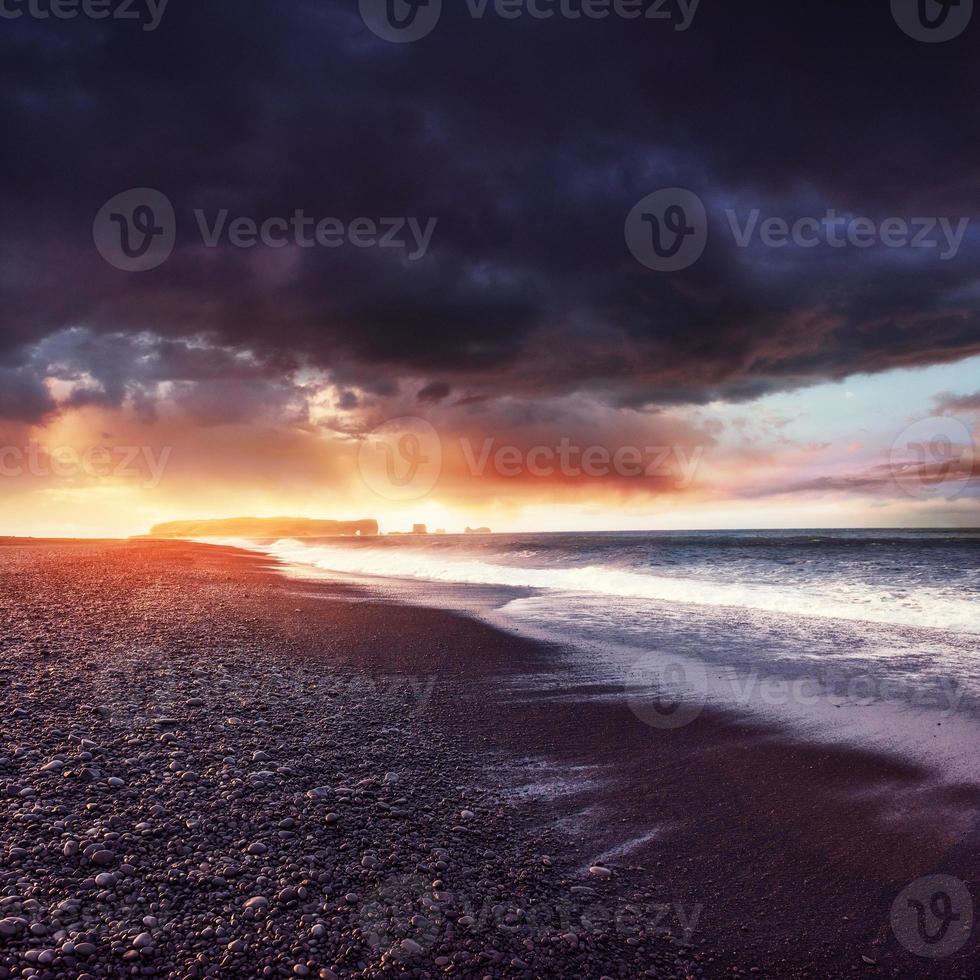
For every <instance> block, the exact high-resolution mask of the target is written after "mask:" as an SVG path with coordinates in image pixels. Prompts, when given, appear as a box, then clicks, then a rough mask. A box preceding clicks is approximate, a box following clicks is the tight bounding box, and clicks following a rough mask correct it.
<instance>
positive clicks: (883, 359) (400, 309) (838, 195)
mask: <svg viewBox="0 0 980 980" xmlns="http://www.w3.org/2000/svg"><path fill="white" fill-rule="evenodd" d="M445 6H446V8H447V9H446V10H445V12H444V15H443V19H442V21H441V23H440V24H439V26H438V28H437V29H436V30H435V31H434V32H433V34H432V35H430V36H429V37H427V38H425V39H424V40H421V41H419V42H417V43H414V44H407V45H395V44H389V43H386V42H384V41H381V40H379V39H377V38H376V37H374V36H373V35H372V34H371V33H369V32H368V31H367V30H366V29H365V27H364V26H363V24H362V23H361V21H360V19H359V16H358V13H357V4H356V3H355V2H354V0H340V2H335V3H330V4H327V3H322V2H312V0H309V2H307V0H287V2H282V3H273V2H271V0H211V2H208V3H206V4H201V3H193V2H189V0H171V3H170V5H169V7H168V8H167V11H166V14H165V16H164V18H163V21H162V23H161V26H160V28H159V29H158V30H157V31H155V32H152V33H144V32H140V31H139V29H138V27H137V26H134V25H131V24H127V23H125V22H113V21H104V22H90V21H84V20H73V21H61V22H56V21H46V22H39V21H32V20H30V19H27V18H25V19H21V20H17V21H5V22H3V25H2V27H3V30H2V31H0V125H2V131H3V133H4V142H3V149H2V150H0V210H2V215H3V220H2V222H0V385H2V389H3V394H2V395H0V415H14V416H17V417H21V418H27V417H40V416H41V415H42V414H43V413H44V412H45V411H49V410H50V408H51V403H50V396H48V395H47V392H46V390H45V389H44V388H43V387H42V386H41V379H42V378H43V377H46V376H48V375H46V374H45V371H48V370H49V369H50V367H51V365H52V364H56V365H57V371H58V372H60V375H59V376H62V377H71V376H74V377H75V379H76V384H75V394H74V395H73V396H72V397H74V398H75V399H76V400H78V401H85V400H86V399H87V400H98V399H103V400H104V401H105V402H106V403H112V404H119V403H121V401H122V400H123V399H125V398H126V397H130V398H132V399H133V400H134V401H138V400H142V401H143V403H145V401H146V400H147V399H149V400H150V401H152V398H153V391H152V384H153V383H154V382H155V381H161V380H173V379H177V380H181V381H186V382H191V383H197V384H202V383H206V381H207V379H209V378H222V379H224V381H226V382H229V383H233V382H234V381H235V380H236V379H239V380H240V381H241V383H242V384H252V385H253V386H254V385H255V384H257V379H258V378H260V377H261V378H264V379H266V383H268V384H270V385H272V386H273V387H275V386H277V385H280V384H281V383H282V379H283V378H286V377H288V376H289V375H290V374H291V372H293V371H295V370H296V368H297V367H298V366H299V365H300V364H303V363H306V364H309V365H311V366H313V367H317V368H323V369H326V370H327V371H328V372H329V373H330V374H331V375H332V377H333V378H334V380H335V381H337V382H338V383H339V384H341V385H344V386H350V387H352V388H360V389H362V390H365V391H368V392H371V393H374V394H377V395H384V394H390V393H393V392H396V391H397V390H398V384H399V378H403V377H404V378H413V379H423V380H424V379H426V378H432V376H437V377H438V379H440V380H438V381H433V382H431V383H430V386H429V388H425V389H424V390H425V391H428V392H430V393H432V397H433V398H435V396H436V395H437V394H439V393H441V392H442V391H443V388H442V387H439V386H441V385H444V386H445V391H446V395H448V393H449V391H450V390H460V391H464V392H466V396H465V397H466V398H467V399H481V398H485V397H487V396H488V395H492V396H499V395H506V394H514V395H519V396H532V397H538V396H545V395H548V394H549V393H567V392H574V391H590V392H592V393H594V394H596V395H598V396H599V397H601V398H602V399H604V400H606V401H607V402H609V403H610V404H612V405H631V406H643V405H658V404H665V403H670V402H687V401H690V402H705V401H708V400H711V399H713V398H718V397H724V398H734V399H747V398H752V397H756V396H758V395H760V394H763V393H765V392H767V391H771V390H776V389H781V388H789V387H793V386H798V385H803V384H807V383H811V382H813V381H815V380H820V379H824V378H839V377H843V376H845V375H848V374H851V373H854V372H865V371H879V370H883V369H886V368H889V367H896V366H905V365H915V364H927V363H933V362H939V361H947V360H954V359H957V358H961V357H964V356H966V355H969V354H971V353H976V352H978V351H980V314H978V312H977V302H976V299H975V296H976V289H975V280H976V272H975V270H976V268H977V259H978V258H980V248H978V244H977V240H976V238H975V237H974V234H975V233H976V231H977V230H978V229H973V230H972V231H971V232H969V233H968V234H967V236H966V238H965V239H964V241H963V243H962V247H961V248H960V249H959V251H958V254H957V255H956V256H955V257H954V258H951V259H949V260H946V261H944V260H941V259H940V258H939V257H938V256H937V254H936V252H935V250H933V251H928V250H919V251H915V250H910V249H905V250H894V251H891V250H888V249H885V248H883V247H880V246H879V247H876V248H871V249H867V250H862V249H857V248H846V249H833V248H830V247H819V248H814V249H802V248H797V247H795V246H790V247H789V248H788V249H779V250H777V249H763V248H761V247H759V246H758V245H755V246H753V247H750V248H745V249H740V248H737V247H736V246H735V245H734V243H733V239H732V233H731V231H730V229H729V227H728V221H727V219H726V217H725V210H726V209H728V208H733V209H735V210H737V211H738V212H739V213H740V214H742V215H743V216H744V213H746V212H747V211H750V210H751V209H752V208H759V209H760V211H761V212H762V215H763V217H765V216H769V215H776V216H781V217H783V218H785V219H787V220H788V221H790V222H792V221H793V220H795V219H796V218H798V217H802V216H808V215H816V216H818V217H819V215H820V214H822V213H823V212H824V211H825V210H826V209H827V208H835V209H837V210H838V211H840V212H850V213H853V214H859V215H867V216H869V217H871V218H873V219H874V220H877V221H880V220H882V219H884V218H886V217H888V216H898V217H903V218H911V217H913V216H916V215H934V216H949V217H950V218H954V219H955V218H959V217H961V216H962V217H973V216H975V215H976V214H977V212H978V210H980V208H978V185H977V181H976V179H975V173H976V167H977V144H976V139H977V138H976V133H977V132H978V125H977V123H978V119H977V116H978V113H980V108H978V106H977V102H976V98H975V91H976V82H977V80H978V78H977V76H978V73H980V68H978V67H977V60H976V57H975V42H976V36H975V34H976V31H975V30H973V31H972V33H971V32H969V31H968V32H967V34H966V35H965V36H964V37H963V38H960V39H958V40H956V41H952V42H949V43H947V44H943V45H926V44H918V43H915V42H913V41H912V40H911V39H909V38H908V37H906V36H905V35H904V34H903V33H902V32H901V31H900V30H899V29H898V28H897V27H896V25H895V23H894V22H893V20H892V18H891V15H890V12H889V7H888V4H887V3H885V2H881V3H875V4H862V5H860V6H859V5H855V4H853V3H848V2H844V0H839V2H831V3H817V2H815V0H814V2H811V0H802V2H799V3H794V4H772V3H763V2H744V3H737V4H736V3H727V2H725V3H723V2H719V0H715V2H711V0H704V2H703V3H702V4H701V7H700V9H699V10H698V13H697V16H696V19H695V21H694V23H693V24H692V25H691V27H690V28H689V29H688V30H687V31H685V32H680V33H679V32H675V31H673V30H672V28H671V26H670V25H669V24H664V23H660V22H657V21H647V20H641V21H621V20H617V19H616V18H611V19H608V20H604V21H588V20H583V21H565V20H562V19H561V18H555V19H552V20H548V21H540V20H534V19H531V18H524V19H522V20H518V21H508V20H503V19H501V18H497V17H494V16H492V15H488V16H487V17H486V18H484V19H483V20H482V21H481V20H474V19H472V18H471V17H470V16H469V15H468V14H467V12H466V7H465V5H463V4H456V3H454V4H451V5H450V4H446V5H445ZM976 28H977V29H980V24H978V25H976ZM669 186H682V187H688V188H690V189H691V190H693V191H695V192H696V193H697V194H699V195H700V196H701V197H702V198H703V200H704V201H705V203H706V205H707V207H708V213H709V216H710V224H711V229H710V236H709V243H708V247H707V251H706V252H705V255H704V257H703V258H702V259H701V260H700V261H699V262H698V263H697V264H696V265H694V266H693V267H692V268H690V269H688V270H685V271H683V272H677V273H672V274H664V273H656V272H652V271H650V270H648V269H646V268H644V267H643V266H641V265H640V264H639V263H638V262H636V261H635V260H634V259H633V258H632V256H631V255H630V254H629V252H628V251H627V249H626V247H625V243H624V235H623V223H624V219H625V217H626V215H627V213H628V212H629V211H630V209H631V208H632V207H633V205H634V204H635V203H636V202H637V201H638V200H639V199H640V198H642V197H643V196H645V195H646V194H648V193H650V192H651V191H654V190H657V189H659V188H662V187H669ZM132 187H152V188H156V189H159V190H160V191H162V192H163V193H165V194H166V195H167V196H168V197H169V198H170V199H171V200H172V201H173V204H174V206H175V209H176V212H177V216H178V233H177V243H176V246H177V247H176V250H175V252H174V254H173V256H172V257H171V258H170V259H169V261H167V262H166V263H165V264H164V265H162V266H161V267H160V268H158V269H155V270H153V271H149V272H144V273H124V272H121V271H118V270H117V269H114V268H112V267H111V266H110V265H109V264H107V263H106V262H105V261H104V260H103V259H102V257H101V256H100V255H99V254H98V252H97V251H96V250H95V248H94V247H93V244H92V236H91V226H92V220H93V218H94V216H95V214H96V213H97V212H98V211H99V209H100V207H101V206H102V205H103V204H104V203H105V202H106V201H107V200H109V199H110V198H111V197H113V196H114V195H115V194H117V193H119V192H121V191H124V190H126V189H128V188H132ZM224 208H227V209H228V210H229V219H231V218H234V217H236V216H247V217H250V218H252V219H255V220H256V221H262V220H263V219H265V218H268V217H273V216H281V217H287V218H288V217H289V216H291V215H292V214H294V213H295V212H296V211H297V210H299V209H303V210H304V211H305V212H306V213H307V214H309V215H311V216H314V217H316V218H324V217H337V218H338V219H340V220H341V221H343V222H351V221H353V220H354V219H355V218H358V217H368V218H372V219H375V220H378V219H381V218H383V217H385V216H401V217H403V218H409V217H412V218H415V219H417V220H418V221H419V222H420V223H422V224H424V223H425V221H426V220H427V219H430V218H435V219H438V224H437V226H436V227H435V230H434V232H433V235H432V241H431V246H430V247H429V248H428V250H427V251H426V252H425V254H424V255H422V256H420V257H418V258H416V259H414V260H410V259H409V258H408V257H407V255H406V251H405V250H398V249H384V248H363V249H362V248H357V247H354V246H350V245H348V246H346V247H343V248H323V247H314V248H309V249H301V248H297V247H295V246H287V247H286V248H284V249H272V248H267V247H264V246H261V245H260V246H258V247H255V248H252V249H243V248H234V247H232V246H231V245H229V244H227V243H224V244H222V245H221V246H220V247H218V248H215V249H209V248H205V247H203V245H202V243H201V237H200V234H199V232H198V230H197V228H196V224H195V220H194V217H193V211H194V209H204V211H205V212H207V213H208V215H209V216H213V215H214V214H215V213H217V212H218V211H220V210H221V209H224ZM971 297H974V298H973V299H971ZM70 328H85V332H84V336H85V337H86V338H88V339H87V340H86V343H85V344H81V343H80V342H79V337H80V336H82V334H74V335H71V336H74V338H75V339H74V341H73V342H72V343H71V344H69V345H68V348H66V349H65V350H63V351H61V352H60V355H59V357H57V358H56V357H54V356H53V353H55V352H53V351H52V349H51V345H52V344H54V345H56V344H57V343H59V342H63V341H58V340H57V338H59V337H60V338H64V337H66V336H68V334H66V333H65V331H67V330H68V329H70ZM100 337H101V338H103V339H102V340H101V341H100V339H99V338H100ZM107 337H116V338H119V337H122V338H129V341H128V342H129V343H132V342H134V341H133V338H136V337H143V338H144V340H142V341H140V343H151V341H150V340H147V339H145V338H151V337H152V338H154V339H153V340H152V343H153V344H155V345H156V346H155V347H154V349H153V350H152V351H151V352H150V354H149V357H148V359H144V360H140V358H139V357H136V358H134V357H130V356H129V353H132V352H131V351H129V352H128V353H127V350H126V349H124V348H125V347H126V342H124V341H122V340H118V339H117V340H115V341H113V342H112V343H106V342H105V338H107ZM45 338H49V340H48V341H47V342H46V343H47V345H48V346H47V348H45V345H44V343H42V342H43V341H44V339H45ZM50 338H55V339H50ZM191 338H198V340H197V341H195V342H193V343H188V340H189V339H191ZM202 338H203V339H202ZM39 343H41V347H40V348H39V349H32V345H37V344H39ZM120 344H121V345H122V347H120V346H119V345H120ZM120 351H122V353H120ZM240 351H250V352H252V354H253V357H252V358H251V359H246V360H242V359H241V358H240V357H236V355H235V352H240ZM122 354H126V356H122ZM4 365H6V366H4ZM4 372H5V373H4ZM441 379H446V380H441ZM420 397H421V394H420ZM442 397H445V396H442ZM283 398H284V399H285V400H286V401H288V400H289V399H288V397H287V396H286V395H283ZM423 400H425V399H423ZM220 403H221V399H215V398H210V397H209V398H204V399H202V400H199V408H200V409H201V411H202V412H203V413H204V415H206V416H207V418H208V419H212V417H213V416H215V415H216V414H217V415H220ZM352 404H353V403H352ZM232 408H233V411H234V413H235V417H236V418H237V417H239V415H240V414H241V412H243V411H245V410H246V409H247V408H248V404H243V403H240V402H239V403H236V404H235V405H234V406H232Z"/></svg>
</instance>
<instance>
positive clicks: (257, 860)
mask: <svg viewBox="0 0 980 980" xmlns="http://www.w3.org/2000/svg"><path fill="white" fill-rule="evenodd" d="M0 584H2V589H0V619H2V625H3V629H2V633H0V653H2V661H0V698H2V701H3V707H2V710H0V717H2V719H3V723H2V731H3V743H2V746H0V788H2V793H3V797H4V799H3V806H2V808H0V854H2V855H3V858H4V860H3V864H2V869H0V977H36V978H48V977H50V978H60V977H72V978H75V977H80V978H85V980H89V978H91V980H98V978H103V977H131V976H173V977H198V978H205V977H219V976H220V977H243V978H244V977H248V978H254V977H261V976H275V977H280V976H296V977H307V976H311V977H321V978H332V977H371V976H379V975H386V974H395V975H398V974H404V975H409V976H416V977H434V976H439V975H455V976H462V977H567V976H576V977H596V978H599V977H617V978H618V977H637V976H647V977H698V976H712V975H716V974H720V973H721V972H723V967H722V964H721V963H720V962H719V961H718V960H715V959H714V958H712V957H710V956H708V955H706V954H704V953H702V952H701V951H699V950H698V948H697V946H696V940H694V942H695V944H694V945H692V944H691V942H690V940H692V939H694V937H693V935H692V933H693V932H694V929H693V928H692V926H696V918H693V915H689V916H688V918H687V920H686V926H687V934H685V920H684V919H683V918H678V917H677V916H676V915H674V910H672V909H670V908H667V907H665V906H664V904H663V903H662V902H657V900H656V897H655V895H654V894H653V893H652V892H649V891H646V890H645V889H644V887H643V886H642V883H638V882H632V881H629V880H627V879H628V875H627V877H626V879H624V877H623V876H622V874H621V872H620V871H619V870H618V869H616V868H615V867H614V866H611V867H606V866H603V865H593V866H592V868H591V869H586V870H584V871H583V870H582V869H581V868H579V867H578V865H577V863H576V855H575V854H574V853H572V851H573V850H574V849H573V848H570V842H569V841H568V840H567V838H565V837H563V835H562V834H561V833H560V832H559V831H558V830H551V829H549V828H548V826H547V814H546V813H542V814H539V815H538V818H539V819H538V820H535V819H534V816H535V815H534V813H533V810H534V806H533V804H527V803H525V804H524V805H522V806H521V807H520V808H515V807H514V806H513V805H512V804H511V803H510V802H508V800H507V797H506V794H504V793H502V792H501V791H500V787H499V786H496V785H493V781H492V779H488V777H487V768H486V764H485V763H486V760H485V759H484V758H481V755H480V753H479V751H476V749H477V748H478V747H476V746H471V745H467V744H465V742H464V741H461V740H460V738H459V737H458V736H455V737H454V734H453V728H452V725H451V724H448V723H446V721H447V720H448V719H450V717H451V714H452V711H453V710H458V709H459V705H460V703H461V697H463V698H464V699H465V695H463V694H461V691H460V685H461V684H463V683H465V681H460V679H459V677H458V675H452V676H447V675H445V674H443V675H441V676H440V675H438V674H433V673H432V672H431V671H430V672H425V671H424V670H421V669H420V663H421V660H424V658H425V657H426V656H427V651H423V650H419V651H418V655H419V658H420V661H419V662H416V663H412V657H411V656H409V655H407V654H406V656H405V657H403V658H401V660H402V662H403V663H404V670H403V671H402V672H392V671H390V670H389V671H386V672H379V671H378V670H376V669H374V668H373V667H372V665H371V664H370V662H369V659H370V649H371V647H372V645H374V646H377V644H379V643H384V642H388V641H389V640H390V639H391V638H392V636H393V635H394V634H391V631H392V630H397V629H398V625H399V624H398V622H396V621H394V620H393V619H392V617H394V619H395V620H396V619H398V617H412V616H416V617H418V616H425V615H432V614H431V613H429V612H427V611H424V610H399V609H396V611H395V613H393V614H392V613H390V611H389V615H388V619H387V620H385V619H384V617H381V616H379V615H378V614H377V613H375V615H373V616H365V603H363V602H357V601H355V602H344V601H343V600H342V599H340V598H337V597H334V598H330V596H329V590H326V589H324V588H321V589H320V590H319V591H318V592H317V591H316V590H313V589H307V590H305V591H304V590H299V593H302V594H299V593H297V590H296V588H295V584H294V583H287V582H286V581H285V580H282V579H279V578H278V577H276V576H273V575H271V574H268V573H267V572H265V571H263V570H262V569H261V567H260V565H259V562H257V561H256V560H254V559H249V558H246V557H244V556H242V555H240V554H237V553H234V552H227V551H224V550H221V549H206V548H201V547H196V546H192V545H184V544H179V543H147V542H141V543H130V544H108V543H106V544H74V545H44V544H41V543H33V544H19V545H8V546H7V547H4V548H3V549H0ZM348 598H349V597H348ZM377 608H378V609H380V608H382V607H380V606H378V607H377ZM445 619H446V620H447V621H449V622H450V624H451V621H452V617H445ZM366 623H373V624H374V626H373V629H369V628H368V627H367V626H366V625H365V624H366ZM449 633H451V629H450V630H449ZM401 642H406V641H405V640H404V639H402V640H401ZM451 642H452V637H451V635H447V634H445V633H444V634H442V635H441V636H440V643H443V644H445V643H451ZM690 911H691V912H693V910H690ZM725 972H727V975H731V970H730V969H728V970H727V971H725Z"/></svg>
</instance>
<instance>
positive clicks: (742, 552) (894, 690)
mask: <svg viewBox="0 0 980 980" xmlns="http://www.w3.org/2000/svg"><path fill="white" fill-rule="evenodd" d="M237 543H239V544H246V543H244V542H237ZM247 546H248V547H251V548H257V549H258V550H261V551H263V552H265V553H267V554H270V555H273V556H275V557H276V558H278V559H280V560H281V561H283V562H286V563H288V566H289V567H290V568H291V569H292V570H293V573H294V574H301V575H302V574H312V575H317V574H323V573H328V574H330V575H341V576H345V577H352V578H355V579H357V580H359V581H365V582H371V583H374V584H375V585H376V586H378V587H382V588H383V589H384V591H385V594H386V595H388V596H389V597H394V598H397V599H400V600H402V601H411V602H422V603H425V604H429V605H434V606H439V607H445V608H451V609H455V610H460V609H462V610H464V611H469V612H471V613H472V614H474V615H479V616H481V617H482V618H484V619H486V620H488V621H489V622H491V623H492V624H493V625H495V626H497V627H500V628H503V629H506V630H510V631H512V632H515V633H520V634H522V635H528V636H532V637H537V638H541V639H545V640H550V641H553V642H555V643H556V644H558V646H559V647H560V649H561V650H562V651H563V653H562V656H561V657H560V658H559V659H557V660H556V669H555V676H554V678H553V680H552V682H551V684H552V687H553V690H552V691H551V696H555V697H561V696H562V692H563V691H570V690H572V689H573V688H574V689H575V690H576V692H577V693H576V696H577V697H581V696H582V694H581V691H582V689H583V688H584V687H585V686H587V685H588V686H591V687H592V688H593V689H595V690H596V691H597V692H598V693H597V694H596V695H595V696H597V697H619V698H623V699H624V700H625V701H626V702H627V703H628V704H629V705H630V706H631V707H632V708H633V710H634V711H636V713H637V714H638V716H640V717H642V718H643V719H644V720H645V721H648V723H650V724H652V725H654V726H655V727H660V728H664V729H665V730H670V729H672V728H675V727H683V726H685V725H687V724H689V723H692V722H693V721H695V720H696V719H697V717H698V716H699V715H700V713H701V712H702V711H703V710H704V709H705V708H709V707H710V708H713V709H715V710H718V711H726V712H729V713H732V714H734V715H736V716H737V717H744V718H746V719H752V720H754V721H764V722H769V723H773V724H779V725H782V726H787V725H788V726H791V727H793V728H795V729H796V730H798V731H802V732H804V733H805V734H806V736H807V737H808V738H810V739H813V738H817V739H825V740H827V741H831V742H837V741H841V740H855V741H857V742H860V743H861V744H862V745H866V744H868V743H869V742H872V743H874V746H875V748H876V749H878V750H883V751H894V752H898V753H901V754H904V755H906V756H914V757H915V758H916V759H918V760H920V761H923V762H926V763H929V764H934V765H936V766H937V767H939V768H942V770H943V771H944V773H945V774H946V775H950V774H953V773H956V774H957V775H958V777H960V778H967V779H970V780H971V781H972V780H973V778H974V777H977V778H978V779H980V764H978V763H977V761H976V759H977V758H978V756H980V752H978V749H980V530H976V529H972V530H933V529H929V530H842V531H824V530H821V531H805V530H800V531H794V530H787V531H725V532H717V531H692V532H685V533H678V532H616V533H566V534H513V535H507V534H499V535H498V534H494V535H467V536H457V535H446V536H441V535H440V536H394V537H380V538H366V539H362V538H349V539H337V538H331V539H322V540H303V541H290V540H282V541H276V542H272V543H267V544H264V545H256V544H255V543H254V542H253V543H249V544H247ZM461 655H465V654H461ZM531 683H532V681H531V680H530V679H529V680H528V684H531ZM533 683H534V684H535V685H536V686H537V687H538V688H540V684H541V679H540V678H535V679H534V680H533ZM524 693H525V694H526V695H527V696H531V694H532V692H531V691H530V690H528V691H526V692H524ZM514 694H515V697H517V696H521V691H520V690H519V689H518V690H515V692H514ZM533 694H534V696H538V697H540V696H541V691H540V690H535V691H534V692H533Z"/></svg>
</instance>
